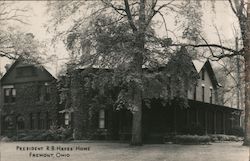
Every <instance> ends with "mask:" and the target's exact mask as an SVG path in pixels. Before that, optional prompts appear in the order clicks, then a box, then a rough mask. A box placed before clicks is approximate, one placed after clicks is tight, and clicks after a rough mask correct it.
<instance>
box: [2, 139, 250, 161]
mask: <svg viewBox="0 0 250 161" xmlns="http://www.w3.org/2000/svg"><path fill="white" fill-rule="evenodd" d="M0 146H1V147H0V148H1V160H0V161H50V160H51V161H52V160H53V161H248V155H249V148H248V147H245V146H242V142H227V143H226V142H224V143H212V144H211V145H176V144H147V145H143V146H141V147H131V146H129V145H128V144H125V143H110V142H87V141H85V142H69V143H58V142H57V143H53V142H1V143H0ZM27 148H29V150H27ZM32 148H33V149H32ZM47 148H48V149H47ZM30 155H31V156H30ZM37 155H38V157H37ZM40 155H41V156H40ZM45 156H46V157H45Z"/></svg>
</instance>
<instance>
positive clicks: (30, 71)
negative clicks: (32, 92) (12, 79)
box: [16, 66, 36, 77]
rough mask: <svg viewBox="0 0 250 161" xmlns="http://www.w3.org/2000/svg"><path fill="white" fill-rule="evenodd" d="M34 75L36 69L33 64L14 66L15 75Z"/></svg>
mask: <svg viewBox="0 0 250 161" xmlns="http://www.w3.org/2000/svg"><path fill="white" fill-rule="evenodd" d="M35 75H36V70H35V68H34V67H33V66H24V67H18V68H16V76H17V77H31V76H35Z"/></svg>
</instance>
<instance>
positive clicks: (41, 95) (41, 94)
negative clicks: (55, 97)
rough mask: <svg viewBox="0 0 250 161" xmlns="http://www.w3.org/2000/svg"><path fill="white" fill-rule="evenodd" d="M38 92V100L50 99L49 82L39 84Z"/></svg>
mask: <svg viewBox="0 0 250 161" xmlns="http://www.w3.org/2000/svg"><path fill="white" fill-rule="evenodd" d="M36 91H37V94H36V101H38V102H42V101H50V99H51V87H50V86H49V84H48V83H44V85H43V84H39V85H38V86H37V90H36Z"/></svg>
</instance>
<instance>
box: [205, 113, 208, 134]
mask: <svg viewBox="0 0 250 161" xmlns="http://www.w3.org/2000/svg"><path fill="white" fill-rule="evenodd" d="M207 123H208V121H207V110H205V135H207Z"/></svg>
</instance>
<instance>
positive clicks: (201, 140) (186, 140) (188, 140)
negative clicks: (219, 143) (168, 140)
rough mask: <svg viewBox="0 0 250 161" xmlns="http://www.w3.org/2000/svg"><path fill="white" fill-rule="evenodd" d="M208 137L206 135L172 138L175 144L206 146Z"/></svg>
mask: <svg viewBox="0 0 250 161" xmlns="http://www.w3.org/2000/svg"><path fill="white" fill-rule="evenodd" d="M209 142H210V137H209V136H208V135H204V136H198V135H176V136H175V137H174V143H176V144H208V143H209Z"/></svg>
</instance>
